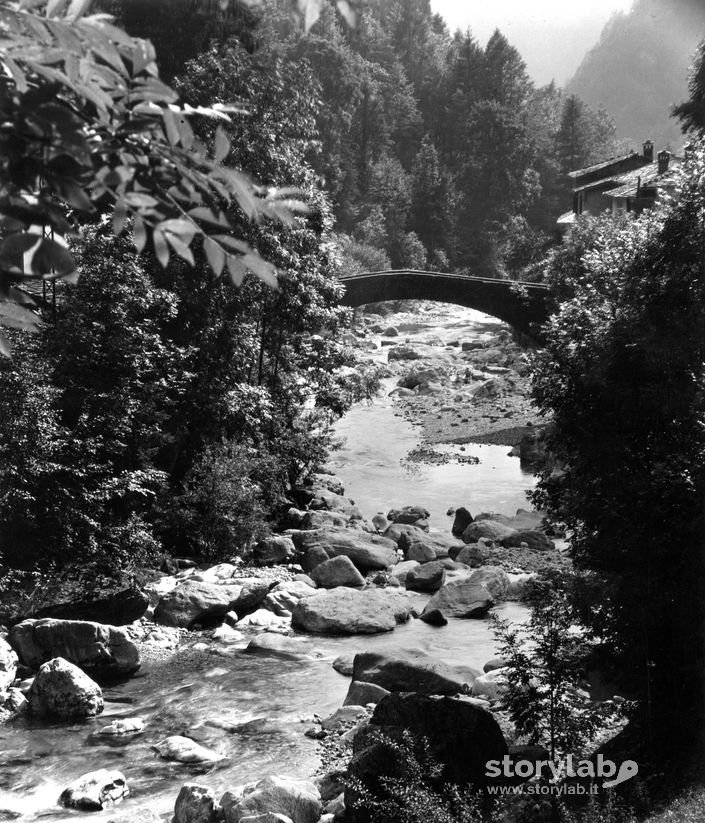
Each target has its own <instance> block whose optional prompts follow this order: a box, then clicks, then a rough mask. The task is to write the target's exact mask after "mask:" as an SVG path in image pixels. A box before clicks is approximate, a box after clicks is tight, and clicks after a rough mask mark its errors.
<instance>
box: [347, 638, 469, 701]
mask: <svg viewBox="0 0 705 823" xmlns="http://www.w3.org/2000/svg"><path fill="white" fill-rule="evenodd" d="M477 674H478V672H474V671H473V670H472V669H469V668H465V667H462V666H449V665H448V664H446V663H443V662H441V661H439V660H436V659H434V658H433V657H430V656H429V655H427V654H426V653H425V652H422V651H419V650H417V649H396V650H394V651H393V652H392V651H390V652H361V653H360V654H356V655H355V660H354V662H353V680H354V681H355V680H359V681H362V682H364V683H374V684H375V685H376V686H381V687H382V688H383V689H387V691H390V692H420V693H422V694H461V693H466V692H469V691H470V688H471V686H472V683H473V681H474V679H475V677H476V676H477Z"/></svg>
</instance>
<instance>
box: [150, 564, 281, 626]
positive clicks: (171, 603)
mask: <svg viewBox="0 0 705 823" xmlns="http://www.w3.org/2000/svg"><path fill="white" fill-rule="evenodd" d="M269 587H270V584H269V583H268V582H267V581H265V580H260V579H258V578H256V577H250V578H242V579H240V580H237V581H235V580H233V581H232V582H230V583H227V584H226V583H209V582H204V581H191V580H187V581H185V582H184V583H181V584H180V585H179V586H177V587H176V588H175V589H173V590H172V591H171V592H169V593H168V594H166V595H165V596H164V597H162V599H161V600H160V601H159V603H158V604H157V608H156V609H155V611H154V619H155V621H156V622H157V623H162V624H163V625H165V626H178V627H180V628H184V629H189V628H191V626H193V625H194V624H195V623H203V622H205V621H209V620H217V619H218V618H223V617H225V615H226V614H227V613H228V612H229V611H231V610H233V611H235V612H237V614H238V615H239V616H243V615H246V614H247V613H248V612H251V611H254V609H256V608H257V606H258V605H259V604H260V603H261V602H262V601H263V600H264V598H265V597H266V596H267V593H268V591H269Z"/></svg>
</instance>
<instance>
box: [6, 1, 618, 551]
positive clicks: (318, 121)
mask: <svg viewBox="0 0 705 823" xmlns="http://www.w3.org/2000/svg"><path fill="white" fill-rule="evenodd" d="M103 6H104V8H106V9H107V10H108V11H110V12H112V13H113V14H115V15H116V17H117V20H118V21H120V22H121V23H123V24H124V25H125V26H126V27H127V29H128V30H129V31H130V33H131V34H133V35H136V36H140V37H149V38H151V39H152V40H153V41H154V44H155V46H156V53H157V59H158V60H161V62H162V66H161V68H162V71H163V73H164V75H165V77H166V78H168V79H169V80H170V81H171V82H172V84H173V85H174V87H175V88H176V89H177V91H178V92H179V93H180V95H181V96H182V98H183V99H184V101H185V102H186V103H187V104H190V105H192V106H195V107H197V106H199V105H201V106H206V105H212V104H213V103H232V102H235V103H237V104H238V105H240V106H242V107H243V109H244V111H245V112H246V113H245V114H240V115H238V116H236V117H235V118H233V120H232V122H231V123H230V124H229V125H228V126H227V138H228V143H227V152H228V154H227V162H228V163H229V164H231V165H232V166H234V167H237V168H242V169H246V170H247V172H248V173H249V174H251V175H253V176H254V177H256V179H257V180H258V181H260V182H261V183H262V184H264V185H265V186H268V187H282V186H286V187H292V186H294V187H296V188H297V189H298V191H299V192H300V193H301V196H303V197H304V198H305V199H306V201H307V202H308V207H309V212H308V215H307V216H306V217H305V218H298V219H297V222H296V224H295V225H294V226H289V227H276V226H274V225H273V224H271V223H265V224H261V225H255V224H251V223H250V222H249V221H248V220H247V219H246V218H244V217H243V215H241V214H239V213H238V211H237V210H232V209H231V213H229V215H228V219H230V220H231V223H230V225H231V226H235V227H237V228H238V230H239V231H240V232H241V234H242V236H243V237H244V238H245V239H246V240H247V242H248V243H249V244H250V245H251V246H252V247H253V248H255V249H257V250H258V251H259V252H260V253H261V254H262V256H263V257H264V258H266V260H268V261H269V263H273V264H274V265H276V266H277V269H278V271H279V272H280V290H279V292H277V293H275V294H271V293H270V292H269V288H268V286H267V285H265V284H263V283H261V282H259V281H257V282H255V281H252V280H250V279H248V280H246V281H245V283H244V285H243V286H242V287H241V288H239V289H234V288H232V286H231V285H228V284H226V283H224V282H223V281H220V282H219V283H218V284H217V285H216V284H214V283H212V282H211V276H210V275H208V274H207V265H208V266H210V268H211V269H212V268H214V266H215V265H216V264H217V262H218V259H219V256H220V267H221V268H222V266H223V261H222V252H216V251H214V250H213V247H212V246H210V247H209V245H208V242H206V243H204V245H203V250H202V251H201V252H200V253H198V254H197V255H196V258H195V264H196V272H195V273H194V272H193V271H191V270H190V263H192V262H194V256H193V254H192V253H191V251H190V250H189V249H188V248H186V247H185V245H184V238H183V237H182V238H181V239H179V238H178V237H176V238H175V237H174V235H173V234H169V235H168V238H169V240H168V242H169V245H170V247H171V248H172V249H173V252H174V254H175V259H174V258H172V262H171V263H170V264H169V266H168V267H167V268H166V269H165V270H164V269H162V266H161V265H160V263H159V262H158V261H157V259H156V258H155V256H154V255H152V254H151V253H146V252H145V253H143V254H141V255H136V254H135V252H134V251H131V250H130V248H129V245H128V244H127V243H126V242H125V241H124V240H120V239H111V237H110V229H109V227H107V226H106V225H103V224H102V223H100V222H96V219H95V218H93V221H92V222H93V225H92V226H91V227H90V228H89V227H86V228H84V230H83V231H82V233H81V237H80V239H79V240H77V241H76V246H75V253H76V256H77V259H78V260H79V263H80V268H81V270H82V272H83V276H82V278H81V280H80V281H79V284H78V285H77V286H60V287H59V293H60V300H59V306H58V310H57V317H56V320H55V322H52V323H50V324H48V325H47V326H45V327H44V328H43V329H42V330H41V332H40V334H39V337H38V338H36V339H34V340H32V341H31V342H24V341H23V340H22V341H20V342H19V343H17V344H16V345H19V346H20V347H21V348H22V349H23V350H24V351H25V356H24V357H23V358H22V360H21V361H15V362H5V363H4V364H3V367H2V374H0V381H1V382H2V389H3V395H4V397H5V398H6V400H7V402H5V403H4V404H3V407H2V411H1V413H2V417H3V427H2V434H1V435H0V440H1V442H0V448H1V449H2V453H3V465H4V468H3V473H2V478H1V479H0V483H1V485H2V495H0V499H1V500H2V504H1V505H0V523H1V524H2V544H3V555H4V558H5V562H8V563H10V565H14V564H16V563H20V564H21V565H24V566H27V565H31V564H32V563H34V562H35V561H36V560H38V559H39V558H40V557H41V558H42V559H43V561H44V562H46V561H47V560H48V559H51V560H52V562H58V563H62V562H65V561H75V560H77V559H81V560H86V559H90V558H97V557H101V558H104V559H108V558H109V559H110V561H111V563H112V565H113V566H115V567H119V566H121V565H124V563H125V562H126V561H127V560H128V559H130V560H137V559H139V558H142V559H144V558H145V557H147V556H154V555H158V554H159V552H160V551H162V550H168V551H182V552H183V551H186V552H196V553H200V554H202V555H204V556H212V557H215V556H218V554H219V553H223V552H225V553H227V552H228V551H231V550H232V546H233V544H235V545H239V546H242V547H245V546H247V545H248V543H249V541H251V540H252V539H253V538H254V537H256V536H257V535H258V534H261V533H262V532H263V530H266V523H267V521H268V520H271V518H273V517H275V516H276V514H277V512H278V511H279V509H280V507H281V506H282V505H283V504H284V503H285V501H286V499H287V498H286V495H287V492H288V490H290V489H291V487H292V486H293V485H296V484H297V483H301V482H303V480H305V478H306V476H307V474H309V473H310V472H312V471H314V470H315V469H316V468H317V467H318V466H319V465H320V463H321V461H322V459H323V458H324V456H325V449H326V442H327V440H326V434H325V429H326V425H327V422H328V421H329V420H331V419H333V418H334V417H335V416H336V415H339V414H341V413H342V412H343V411H344V410H345V408H346V407H347V406H348V405H349V403H350V402H352V400H354V399H355V398H357V397H360V396H361V393H364V392H365V391H366V381H367V378H365V377H363V378H360V377H356V378H354V379H353V378H350V376H349V375H348V376H346V377H344V378H343V377H340V376H336V375H340V374H343V373H344V370H343V371H340V367H342V366H345V365H349V364H350V363H352V362H353V361H352V360H351V357H352V355H351V352H350V351H349V350H347V349H346V348H345V345H344V344H343V343H342V342H340V341H341V339H342V338H341V335H340V333H339V332H340V327H341V323H344V322H345V313H344V312H343V310H341V309H339V308H336V305H335V304H336V300H337V298H338V296H339V295H340V288H341V287H340V285H339V284H338V283H337V279H336V278H337V275H338V273H339V272H340V271H341V270H342V271H346V270H348V271H349V270H356V269H357V270H375V269H385V268H390V267H409V268H418V269H425V268H430V269H437V270H449V269H450V270H454V271H470V272H473V273H483V274H491V275H492V276H517V275H519V274H523V275H525V276H529V275H528V274H527V271H528V267H530V266H531V264H532V262H535V261H537V260H538V259H539V257H540V256H541V254H542V253H543V250H544V249H545V247H546V246H547V245H548V244H550V243H551V242H552V240H553V233H554V229H553V227H554V223H555V218H556V217H557V215H558V214H559V213H560V212H562V211H564V210H565V209H566V207H567V204H568V202H569V188H568V179H567V177H566V172H567V171H569V170H570V169H573V168H575V167H576V166H581V165H584V164H586V163H588V162H590V161H591V160H593V159H595V158H597V157H600V156H602V155H604V153H605V152H609V150H610V148H611V146H612V144H613V137H614V128H613V126H612V123H611V121H610V120H609V118H608V117H607V115H606V114H605V113H604V112H594V111H592V110H591V109H590V108H589V107H588V106H586V105H585V104H584V103H582V102H581V101H580V100H579V99H578V98H576V97H574V96H571V97H565V96H564V95H563V94H562V93H561V92H560V91H559V90H558V89H556V88H555V87H554V86H548V87H545V88H538V89H537V88H535V87H534V86H533V84H532V83H531V81H530V80H529V78H528V76H527V73H526V69H525V66H524V63H523V62H522V60H521V57H520V56H519V54H518V53H517V51H516V50H515V49H514V48H513V47H512V46H511V44H510V43H508V42H507V40H506V39H505V38H504V37H503V36H502V34H501V33H500V32H499V31H497V32H495V34H494V35H493V36H492V37H491V39H490V40H489V42H488V43H487V45H486V46H485V47H484V48H483V47H481V46H480V45H478V43H477V42H476V41H475V40H474V39H473V37H472V34H471V33H470V32H466V33H462V32H456V33H455V34H453V35H451V34H450V33H449V32H448V30H447V28H446V27H445V25H444V23H443V21H442V20H441V19H440V18H439V17H438V16H435V15H433V14H432V13H431V10H430V5H429V3H428V2H414V3H408V2H401V0H400V2H372V3H369V4H366V6H365V8H364V10H363V12H362V14H361V15H360V17H359V19H358V21H357V24H356V26H355V27H354V28H353V27H350V26H349V25H347V24H346V23H345V21H343V20H342V19H341V18H340V16H339V15H338V14H337V13H336V11H335V9H334V7H332V6H331V7H326V8H324V9H323V14H322V16H321V19H320V20H319V22H318V23H317V24H316V26H315V27H314V28H313V29H312V30H311V31H309V32H307V33H304V31H303V30H302V28H301V26H300V25H298V22H297V21H296V20H294V19H292V17H291V13H290V7H289V5H288V4H285V3H280V4H277V3H270V4H266V5H265V6H264V7H263V8H261V9H260V10H258V12H257V14H255V13H253V12H252V11H251V10H248V9H247V8H245V7H243V6H238V5H231V6H230V7H229V9H228V10H227V11H226V12H224V11H222V10H219V8H218V7H216V6H214V7H213V8H210V7H208V8H206V7H205V6H202V5H200V4H194V3H190V2H186V0H183V2H178V3H175V4H173V6H172V8H171V13H170V15H169V16H165V15H164V14H163V13H162V12H163V8H162V6H161V4H159V3H151V4H147V5H145V4H143V3H133V2H130V0H120V2H117V0H111V2H109V3H104V4H103ZM216 35H218V36H219V37H218V38H216ZM195 128H196V132H197V134H198V135H199V136H200V137H202V138H203V139H204V140H210V139H212V138H213V137H214V136H216V137H217V135H215V128H214V125H213V123H212V121H209V120H208V119H207V118H202V120H201V121H200V122H199V123H196V124H195ZM165 236H166V235H165ZM192 236H193V235H192V233H191V235H190V236H189V235H188V233H187V237H186V239H187V240H189V239H190V237H192ZM186 245H187V244H186ZM154 248H155V253H156V257H161V252H162V251H163V249H161V250H160V247H158V246H157V244H156V241H155V247H154ZM165 248H166V245H165V244H164V249H165ZM166 256H167V258H168V254H167V255H166ZM179 257H182V258H183V260H179V259H178V258H179ZM162 262H163V261H162ZM228 265H229V266H230V263H229V264H228ZM231 276H233V277H235V279H236V281H237V282H240V280H241V279H242V273H239V274H238V271H235V272H234V274H233V271H232V270H231ZM139 319H141V320H142V322H138V320H139ZM18 334H21V333H20V332H18ZM370 379H372V378H370ZM351 381H352V382H351ZM146 386H148V387H149V391H145V387H146ZM307 403H309V404H311V405H312V410H311V411H310V412H306V413H304V414H302V413H301V407H302V406H306V405H307ZM204 489H207V490H208V491H207V492H205V491H204ZM205 523H207V524H208V527H207V529H206V528H205V527H204V524H205Z"/></svg>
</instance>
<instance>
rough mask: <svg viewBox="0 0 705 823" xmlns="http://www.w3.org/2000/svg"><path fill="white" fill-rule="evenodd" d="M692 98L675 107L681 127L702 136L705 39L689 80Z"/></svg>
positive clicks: (674, 112) (704, 91)
mask: <svg viewBox="0 0 705 823" xmlns="http://www.w3.org/2000/svg"><path fill="white" fill-rule="evenodd" d="M688 91H689V92H690V98H689V99H688V100H686V102H685V103H681V104H680V105H679V106H676V107H675V108H674V109H673V116H674V117H677V118H678V119H679V120H680V121H681V129H682V130H683V132H685V133H687V132H689V131H692V132H693V133H695V134H699V135H700V136H702V135H703V134H704V133H705V39H704V40H702V41H701V43H700V45H699V46H698V51H697V53H696V56H695V59H694V61H693V65H692V66H691V68H690V79H689V81H688Z"/></svg>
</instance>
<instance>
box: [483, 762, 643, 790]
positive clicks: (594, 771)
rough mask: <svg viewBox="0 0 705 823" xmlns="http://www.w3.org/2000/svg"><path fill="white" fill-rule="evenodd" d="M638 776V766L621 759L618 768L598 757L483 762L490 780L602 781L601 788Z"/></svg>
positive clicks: (614, 764) (610, 786) (613, 763)
mask: <svg viewBox="0 0 705 823" xmlns="http://www.w3.org/2000/svg"><path fill="white" fill-rule="evenodd" d="M637 774H639V766H638V765H637V764H636V762H635V761H634V760H624V761H623V762H622V763H620V764H619V766H617V764H616V763H615V762H614V761H613V760H608V759H607V758H605V757H603V756H602V755H601V754H598V755H597V758H596V759H595V760H594V761H593V760H575V759H574V758H573V755H572V754H569V755H568V756H567V757H564V758H561V759H560V760H555V761H554V760H536V761H533V760H514V759H513V758H511V757H510V756H509V755H505V756H504V757H503V758H502V760H488V761H487V763H485V776H486V777H489V778H499V777H506V778H516V777H518V778H521V779H522V780H531V779H533V778H541V777H543V778H545V779H548V781H549V782H550V783H558V781H560V780H563V779H565V778H571V777H582V778H590V779H591V780H593V781H594V780H599V779H601V780H604V782H603V783H602V788H603V789H610V788H612V787H613V786H618V785H619V784H620V783H624V782H625V781H627V780H631V779H632V777H636V775H637Z"/></svg>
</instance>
